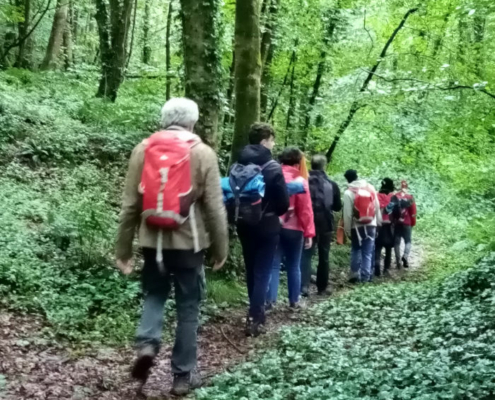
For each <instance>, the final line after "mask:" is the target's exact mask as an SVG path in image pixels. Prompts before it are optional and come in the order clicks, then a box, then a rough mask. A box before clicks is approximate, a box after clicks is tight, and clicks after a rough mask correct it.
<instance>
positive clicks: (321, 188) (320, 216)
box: [308, 174, 333, 230]
mask: <svg viewBox="0 0 495 400" xmlns="http://www.w3.org/2000/svg"><path fill="white" fill-rule="evenodd" d="M308 181H309V191H310V193H311V203H312V205H313V213H314V218H315V225H316V228H317V230H318V227H320V226H323V227H328V226H329V227H332V226H333V214H332V206H333V186H332V184H331V183H330V181H329V180H328V179H327V178H326V177H325V176H323V175H320V174H318V175H310V176H309V180H308ZM325 230H326V229H325Z"/></svg>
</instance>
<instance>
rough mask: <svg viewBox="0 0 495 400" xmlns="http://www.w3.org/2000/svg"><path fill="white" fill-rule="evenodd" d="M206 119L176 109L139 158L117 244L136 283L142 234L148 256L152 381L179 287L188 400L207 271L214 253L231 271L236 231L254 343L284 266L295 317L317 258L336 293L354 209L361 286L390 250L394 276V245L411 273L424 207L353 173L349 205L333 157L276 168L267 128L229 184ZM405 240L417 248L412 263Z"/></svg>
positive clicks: (142, 362) (178, 347)
mask: <svg viewBox="0 0 495 400" xmlns="http://www.w3.org/2000/svg"><path fill="white" fill-rule="evenodd" d="M198 119H199V110H198V106H197V104H196V103H194V102H193V101H191V100H189V99H184V98H175V99H171V100H169V101H168V102H167V103H166V104H165V105H164V107H163V109H162V115H161V125H162V128H163V130H162V131H160V132H157V133H155V134H153V135H152V136H151V137H150V138H148V139H146V140H144V141H143V142H141V143H140V144H138V145H137V146H136V147H135V149H134V150H133V152H132V155H131V159H130V162H129V169H128V172H127V176H126V180H125V189H124V196H123V205H122V211H121V214H120V221H119V228H118V233H117V243H116V259H117V266H118V268H119V269H120V270H121V271H122V272H123V273H124V274H130V273H131V272H132V270H133V261H132V257H133V246H132V244H133V240H134V236H135V232H136V229H138V231H139V234H138V237H139V246H140V248H141V249H142V254H143V256H144V267H143V270H142V272H141V276H142V287H143V292H144V306H143V312H142V315H141V321H140V323H139V327H138V329H137V335H136V348H137V351H138V354H137V359H136V361H135V364H134V366H133V369H132V376H133V377H134V378H136V379H139V380H141V381H143V382H146V380H147V378H148V375H149V372H150V368H151V367H152V365H153V363H154V359H155V358H156V356H157V354H158V352H159V350H160V344H161V334H162V328H163V322H164V317H163V310H164V305H165V302H166V301H167V298H168V297H169V294H170V292H171V289H172V284H173V285H174V289H175V300H176V308H177V320H178V323H177V329H176V339H175V345H174V348H173V352H172V359H171V364H172V372H173V374H174V381H173V388H172V393H174V394H175V395H185V394H187V393H188V392H189V391H190V390H191V389H194V388H196V387H198V386H199V385H200V384H201V379H200V376H199V374H198V372H197V330H198V322H199V306H200V301H201V300H202V298H203V295H204V289H205V276H204V267H203V262H204V256H205V251H206V250H207V249H210V251H209V254H210V255H211V257H212V260H213V262H214V266H213V270H214V271H216V270H219V269H220V268H222V266H223V265H224V263H225V261H226V259H227V255H228V241H229V235H228V222H230V223H232V224H235V226H236V228H237V233H238V236H239V239H240V242H241V245H242V249H243V256H244V262H245V268H246V282H247V289H248V295H249V311H248V316H247V318H246V334H247V335H249V336H258V335H259V334H261V333H263V332H264V328H263V326H264V324H265V321H266V315H265V311H266V310H267V309H269V308H271V307H272V306H273V304H274V303H275V301H276V300H277V292H278V287H279V277H280V265H281V264H282V261H283V263H284V265H285V269H286V271H287V276H288V291H289V306H290V307H292V308H298V307H299V304H300V302H299V298H300V296H301V295H302V296H307V295H308V294H309V286H310V280H311V263H312V258H313V256H314V254H315V253H316V251H317V250H318V268H317V277H316V286H317V289H318V293H319V294H320V295H323V294H330V288H329V269H330V265H329V254H330V246H331V242H332V239H333V234H334V231H335V226H334V225H335V223H334V212H339V211H341V209H342V208H343V228H344V230H345V233H346V234H347V236H348V237H350V238H351V248H352V250H351V277H350V280H351V282H369V281H371V279H372V266H373V265H374V266H375V274H376V275H379V274H380V260H381V252H382V249H385V267H384V272H386V271H388V270H389V269H390V264H391V251H392V247H393V246H394V245H395V250H396V258H397V266H398V267H400V266H401V265H403V266H404V267H408V255H409V251H410V247H411V228H412V227H413V226H414V224H415V221H416V220H415V218H416V206H415V203H414V199H413V197H412V196H411V195H410V194H409V193H408V192H407V184H406V183H405V182H402V184H401V190H400V191H399V192H398V193H397V194H394V193H393V192H394V187H393V181H392V180H390V179H388V178H386V179H384V180H383V182H382V187H381V189H380V191H379V192H378V193H376V191H375V189H374V188H373V186H372V185H370V184H369V183H367V182H366V181H365V180H359V179H358V176H357V173H356V171H354V170H349V171H347V172H346V173H345V177H346V179H347V181H348V182H349V186H348V188H347V189H346V191H345V192H344V201H343V204H342V201H341V193H340V189H339V187H338V185H337V184H336V183H335V182H333V181H331V180H330V179H329V178H328V176H327V174H326V173H325V169H326V166H327V160H326V158H325V157H324V156H321V155H316V156H314V157H313V158H312V160H311V168H312V170H311V171H310V172H309V174H308V173H307V171H306V169H305V168H306V163H305V160H304V156H303V153H302V152H301V151H300V150H299V149H297V148H294V147H289V148H286V149H285V150H284V151H283V152H282V153H281V155H280V158H279V162H280V163H279V162H276V161H275V160H274V159H273V156H272V150H273V148H274V146H275V131H274V129H273V127H271V126H270V125H269V124H264V123H256V124H254V125H253V126H252V127H251V128H250V130H249V143H250V144H249V145H248V146H246V147H245V148H244V149H242V151H241V153H240V155H239V157H238V161H237V163H236V164H234V165H233V166H232V167H231V169H230V172H229V176H228V177H226V178H221V177H220V172H219V167H218V159H217V156H216V154H215V152H214V151H213V150H212V149H211V148H210V147H209V146H207V145H206V144H204V143H203V142H202V141H201V139H200V138H199V137H198V136H197V135H195V134H194V133H193V132H194V126H195V124H196V123H197V122H198ZM375 238H376V243H375ZM402 239H404V241H405V243H406V248H405V252H404V254H403V256H401V254H400V243H401V240H402ZM374 260H375V261H374Z"/></svg>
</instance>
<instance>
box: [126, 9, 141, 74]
mask: <svg viewBox="0 0 495 400" xmlns="http://www.w3.org/2000/svg"><path fill="white" fill-rule="evenodd" d="M133 8H134V13H133V17H132V28H131V43H130V44H129V54H128V56H127V62H126V64H125V67H126V69H127V68H129V63H130V62H131V58H132V51H133V50H134V36H135V34H136V21H137V8H138V0H134V7H133Z"/></svg>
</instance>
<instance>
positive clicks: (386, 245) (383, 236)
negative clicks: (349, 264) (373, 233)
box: [375, 224, 394, 275]
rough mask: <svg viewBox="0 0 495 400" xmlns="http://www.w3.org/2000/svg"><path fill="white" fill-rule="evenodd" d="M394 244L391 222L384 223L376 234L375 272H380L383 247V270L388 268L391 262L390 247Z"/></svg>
mask: <svg viewBox="0 0 495 400" xmlns="http://www.w3.org/2000/svg"><path fill="white" fill-rule="evenodd" d="M393 246H394V234H393V232H392V225H391V224H384V225H383V226H381V227H379V228H378V236H377V238H376V240H375V274H378V275H379V274H380V265H381V257H382V250H383V249H385V264H384V267H383V269H384V271H387V270H389V269H390V265H391V263H392V247H393Z"/></svg>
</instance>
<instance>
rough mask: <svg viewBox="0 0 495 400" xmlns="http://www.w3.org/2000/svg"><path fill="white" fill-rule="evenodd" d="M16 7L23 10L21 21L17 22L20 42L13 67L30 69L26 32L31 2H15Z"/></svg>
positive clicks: (24, 0) (21, 0)
mask: <svg viewBox="0 0 495 400" xmlns="http://www.w3.org/2000/svg"><path fill="white" fill-rule="evenodd" d="M16 4H17V6H18V7H22V8H23V16H24V19H23V21H21V22H19V26H18V31H19V35H18V40H22V38H25V39H24V40H22V41H21V42H20V43H19V51H18V53H17V61H16V62H15V67H17V68H30V67H31V54H30V48H31V47H32V46H29V44H28V42H27V41H28V38H27V36H28V32H29V24H30V23H31V0H18V1H17V2H16Z"/></svg>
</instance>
